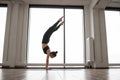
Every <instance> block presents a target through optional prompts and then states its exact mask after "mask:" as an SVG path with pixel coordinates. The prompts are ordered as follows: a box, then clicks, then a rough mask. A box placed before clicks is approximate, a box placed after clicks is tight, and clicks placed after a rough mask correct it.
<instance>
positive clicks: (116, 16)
mask: <svg viewBox="0 0 120 80" xmlns="http://www.w3.org/2000/svg"><path fill="white" fill-rule="evenodd" d="M105 18H106V31H107V44H108V57H109V63H119V64H120V11H115V10H114V11H113V10H106V11H105Z"/></svg>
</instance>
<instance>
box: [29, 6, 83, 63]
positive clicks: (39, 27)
mask: <svg viewBox="0 0 120 80" xmlns="http://www.w3.org/2000/svg"><path fill="white" fill-rule="evenodd" d="M61 16H64V17H65V19H64V20H65V24H64V25H62V26H61V27H60V28H59V29H58V31H56V32H55V33H53V34H52V36H51V38H50V42H49V44H48V45H49V47H50V49H51V51H58V54H57V57H55V58H53V59H51V58H50V64H83V63H84V56H83V55H84V32H83V31H84V29H83V28H84V27H83V9H81V8H77V9H75V8H62V7H59V8H46V7H45V8H43V7H30V12H29V29H28V51H27V54H28V56H27V58H28V59H27V62H28V64H31V63H37V64H41V63H43V64H45V62H46V55H45V54H44V53H43V50H42V43H41V42H42V38H43V35H44V33H45V31H46V30H47V29H48V28H49V27H50V26H52V25H53V24H54V23H55V22H56V21H57V20H58V19H59V18H60V17H61ZM76 45H77V46H76Z"/></svg>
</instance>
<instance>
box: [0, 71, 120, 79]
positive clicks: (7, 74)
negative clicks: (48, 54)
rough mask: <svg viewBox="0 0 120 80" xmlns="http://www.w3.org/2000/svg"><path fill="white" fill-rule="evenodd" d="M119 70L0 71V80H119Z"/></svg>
mask: <svg viewBox="0 0 120 80" xmlns="http://www.w3.org/2000/svg"><path fill="white" fill-rule="evenodd" d="M119 74H120V69H51V70H48V71H46V70H44V69H0V80H120V75H119Z"/></svg>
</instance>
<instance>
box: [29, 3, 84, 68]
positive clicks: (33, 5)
mask: <svg viewBox="0 0 120 80" xmlns="http://www.w3.org/2000/svg"><path fill="white" fill-rule="evenodd" d="M30 8H58V9H59V8H63V10H64V12H63V14H64V15H65V9H83V39H84V40H83V41H84V43H83V44H84V45H83V47H84V50H83V51H84V52H83V54H84V64H66V63H65V28H64V33H63V34H64V36H63V37H64V38H63V39H64V40H63V45H64V46H63V48H64V60H63V61H64V64H49V66H50V67H51V68H81V66H82V67H85V61H86V52H85V50H86V46H85V45H86V43H85V26H84V25H85V18H84V6H76V5H75V6H74V5H73V6H71V5H36V4H30V5H29V9H30ZM28 20H29V19H28ZM28 24H29V22H28ZM64 26H65V25H64ZM27 33H28V34H27V35H28V37H29V25H28V32H27ZM28 37H27V41H29V40H28ZM27 50H28V42H27ZM27 54H28V52H27ZM38 66H41V67H43V66H45V64H36V63H34V64H30V63H27V67H28V68H31V67H32V68H33V67H35V68H36V67H38ZM61 66H62V67H61Z"/></svg>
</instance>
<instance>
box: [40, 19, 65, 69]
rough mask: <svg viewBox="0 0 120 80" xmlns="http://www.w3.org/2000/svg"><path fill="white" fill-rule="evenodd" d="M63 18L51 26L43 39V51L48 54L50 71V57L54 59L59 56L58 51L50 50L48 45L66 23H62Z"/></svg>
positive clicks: (47, 59)
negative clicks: (53, 34) (52, 36)
mask: <svg viewBox="0 0 120 80" xmlns="http://www.w3.org/2000/svg"><path fill="white" fill-rule="evenodd" d="M62 19H63V17H61V18H60V19H59V20H58V21H57V22H56V23H55V24H54V25H53V26H51V27H50V28H49V29H48V30H47V31H46V32H45V34H44V36H43V39H42V49H43V52H44V53H45V54H47V57H46V70H47V69H48V64H49V57H51V58H54V57H55V56H56V54H57V51H52V52H51V50H50V48H49V46H48V43H49V40H50V37H51V35H52V33H53V32H55V31H56V30H58V29H59V27H60V26H61V25H63V23H64V21H62Z"/></svg>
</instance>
